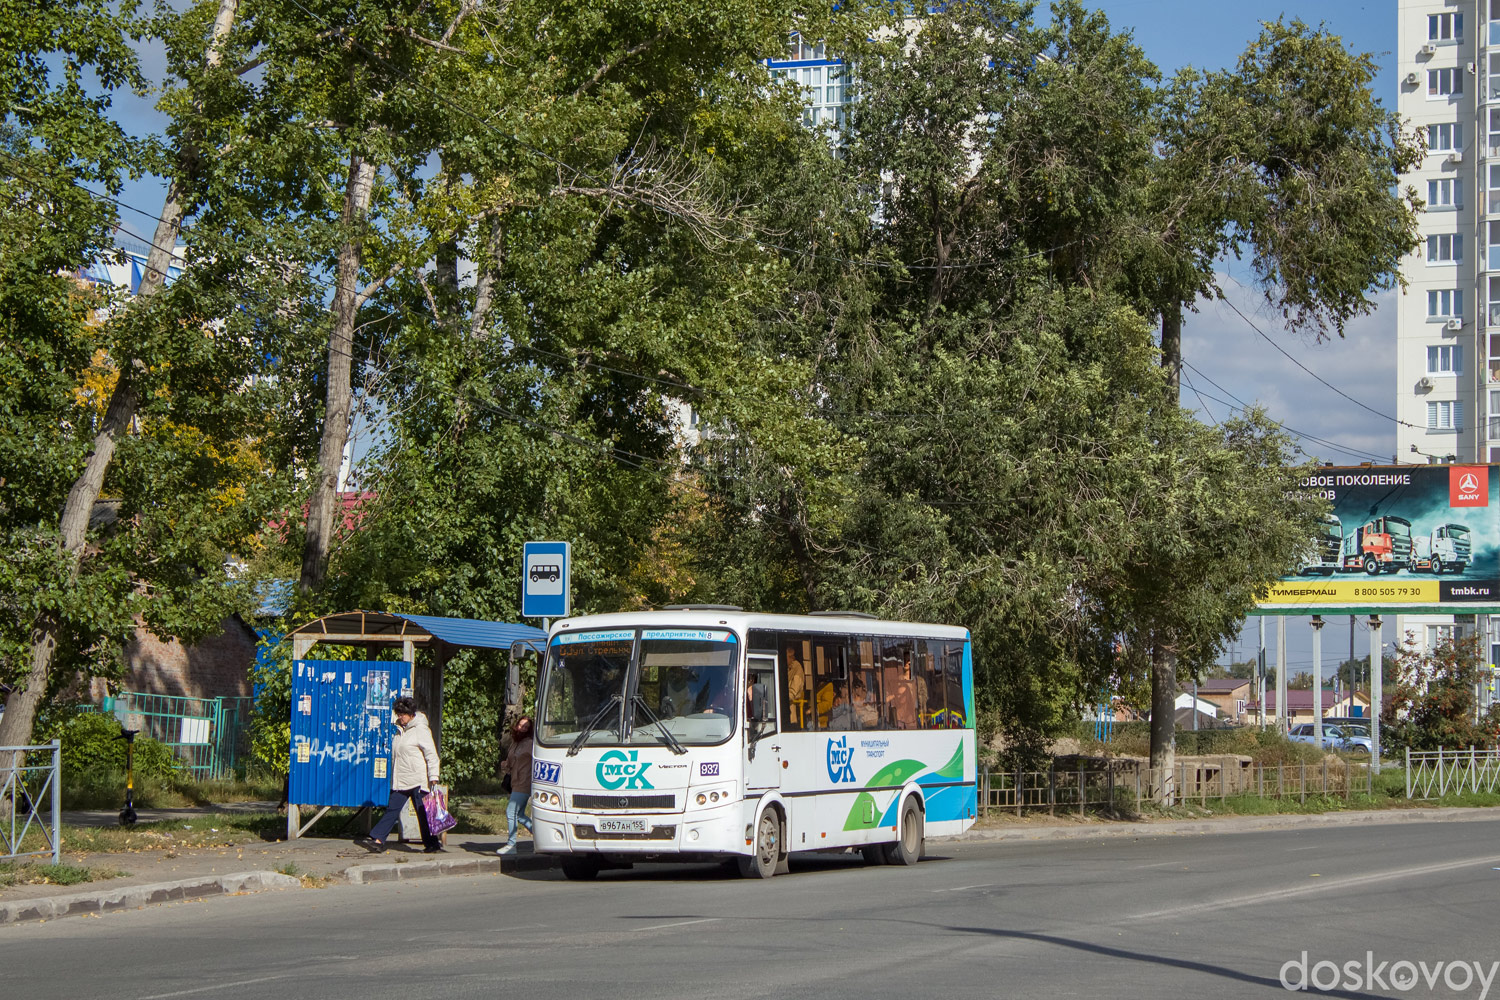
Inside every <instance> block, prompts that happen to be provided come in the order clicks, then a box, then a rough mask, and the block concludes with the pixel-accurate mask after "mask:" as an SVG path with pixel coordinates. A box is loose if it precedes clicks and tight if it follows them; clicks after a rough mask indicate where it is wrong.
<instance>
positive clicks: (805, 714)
mask: <svg viewBox="0 0 1500 1000" xmlns="http://www.w3.org/2000/svg"><path fill="white" fill-rule="evenodd" d="M811 647H812V643H810V642H809V641H807V640H806V639H804V638H801V637H785V638H784V639H783V641H782V645H781V683H782V698H781V704H782V713H783V714H782V720H781V728H782V729H783V730H785V731H786V732H792V733H799V732H802V731H804V730H808V729H812V728H813V720H812V712H811V707H812V693H813V685H812V674H811V672H810V670H809V664H810V663H811V661H812V648H811Z"/></svg>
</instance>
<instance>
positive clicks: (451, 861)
mask: <svg viewBox="0 0 1500 1000" xmlns="http://www.w3.org/2000/svg"><path fill="white" fill-rule="evenodd" d="M555 867H557V863H556V862H555V861H554V860H553V859H552V857H551V856H550V855H546V854H520V855H516V856H514V857H504V858H502V857H496V856H490V857H482V856H481V857H473V858H435V859H433V860H432V861H403V862H396V863H393V864H380V865H350V866H349V867H348V868H345V869H344V870H343V872H342V874H343V876H344V878H345V879H347V880H348V882H349V884H350V885H368V884H369V883H372V882H394V881H398V880H400V881H405V880H407V879H414V878H437V877H439V876H442V875H483V874H485V873H493V874H496V875H500V874H509V873H511V872H535V871H546V870H548V869H551V868H555Z"/></svg>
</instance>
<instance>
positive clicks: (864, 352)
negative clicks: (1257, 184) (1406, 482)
mask: <svg viewBox="0 0 1500 1000" xmlns="http://www.w3.org/2000/svg"><path fill="white" fill-rule="evenodd" d="M1054 13H1055V16H1054V18H1053V20H1052V22H1051V23H1050V24H1048V25H1046V26H1038V25H1037V24H1036V23H1035V22H1034V20H1033V17H1032V11H1031V9H1030V7H1029V6H1027V5H1020V4H991V5H985V6H983V7H979V6H977V5H955V6H950V7H947V8H944V10H943V11H941V12H938V13H934V14H930V15H929V16H927V17H925V18H923V19H922V20H921V23H920V30H919V31H918V32H917V33H916V34H915V35H914V37H912V38H910V39H909V40H908V39H905V38H902V39H899V40H894V41H891V42H890V43H888V44H882V43H879V42H876V43H872V44H871V45H870V46H868V47H867V48H865V49H862V50H861V52H860V55H859V58H858V65H859V67H860V78H859V85H860V90H861V96H860V99H859V101H858V103H857V104H856V105H855V106H854V107H853V109H852V112H851V119H850V124H849V127H848V129H847V130H846V131H844V132H843V133H841V138H842V140H843V142H844V150H843V153H844V159H843V163H844V164H847V172H846V173H845V174H843V175H840V173H839V172H837V171H834V172H831V173H830V174H828V175H827V176H828V177H829V178H830V180H831V182H832V183H833V184H838V185H842V187H840V188H836V189H835V190H840V191H841V192H842V193H841V194H827V193H823V192H820V191H814V192H813V193H814V201H815V204H816V207H817V211H818V213H819V216H820V222H819V225H817V226H813V227H810V229H809V230H808V231H809V232H810V234H812V235H813V236H814V237H815V238H816V239H817V240H819V241H820V242H819V244H818V247H817V249H818V250H822V249H823V247H825V246H826V247H829V248H830V249H829V250H828V251H827V253H826V256H827V257H838V258H842V259H843V260H844V261H846V262H847V263H845V265H844V266H842V267H837V268H835V267H833V266H832V265H831V264H830V262H829V261H827V259H826V257H824V256H823V255H821V254H820V255H818V256H813V254H811V253H809V254H808V255H807V256H805V257H802V258H798V259H797V264H798V271H797V273H798V275H799V277H800V276H801V275H803V274H818V276H819V278H820V283H819V285H818V292H819V293H820V294H819V295H818V296H816V297H815V296H813V295H809V296H808V300H809V302H811V303H816V308H807V309H806V310H804V312H803V314H802V315H800V316H799V317H798V319H799V320H802V321H803V323H804V324H805V326H804V327H803V329H804V330H805V333H804V335H803V337H802V338H801V339H800V340H799V339H794V338H786V339H785V340H784V342H785V343H787V344H788V345H790V346H791V347H792V348H793V349H796V350H800V351H803V352H805V353H804V354H803V356H805V357H808V358H809V359H810V360H811V361H812V363H813V366H814V367H813V368H812V370H811V379H810V382H809V384H808V385H807V386H806V387H805V388H804V389H802V390H801V392H800V393H799V395H800V396H801V397H802V398H805V399H807V400H808V401H809V405H810V406H811V407H813V408H815V410H816V412H818V413H820V414H821V415H822V416H823V417H824V418H825V419H826V420H827V421H828V422H829V423H830V424H831V425H832V426H834V427H835V428H837V429H838V430H839V431H840V432H841V434H842V435H843V441H842V442H841V445H842V447H841V449H840V450H841V454H840V456H839V458H840V461H838V462H831V463H829V464H828V465H827V466H825V467H824V469H823V477H822V479H823V481H833V482H835V483H837V484H839V489H838V490H833V491H828V490H825V495H827V496H833V497H846V498H847V499H843V500H840V501H837V502H835V503H833V504H824V505H823V506H822V507H821V508H813V507H812V506H811V505H805V504H802V503H800V502H799V491H798V490H797V488H796V485H795V484H787V483H785V482H784V481H783V480H781V478H780V477H779V476H778V470H777V465H776V463H774V462H772V461H769V460H767V459H766V458H765V457H764V456H762V455H760V454H758V452H757V449H756V448H755V447H754V446H753V444H751V445H749V446H747V445H746V443H745V442H744V441H742V440H738V439H731V440H729V441H726V442H724V449H723V450H724V451H725V452H726V453H728V452H730V451H731V450H732V458H728V457H726V474H724V475H721V476H719V479H720V481H721V482H722V481H724V480H727V479H729V478H730V476H729V475H728V474H727V469H730V468H732V469H733V481H734V484H733V486H732V487H730V488H729V490H728V491H727V492H728V494H729V496H728V498H732V499H733V500H734V501H737V502H734V503H724V504H721V505H713V504H711V510H713V512H714V514H715V519H714V521H715V523H716V524H717V525H718V528H717V530H714V531H712V532H710V534H709V539H708V542H707V545H706V548H707V549H708V551H710V552H711V553H712V554H713V558H712V562H714V563H715V564H716V565H717V566H724V567H728V568H727V569H722V570H716V578H717V579H719V580H720V581H722V582H723V583H724V584H726V585H727V586H726V589H730V588H732V590H731V592H737V593H740V594H747V595H748V599H749V601H750V603H754V604H756V605H758V606H766V605H771V606H792V607H796V606H798V605H801V606H812V607H846V608H856V609H861V610H868V611H874V612H879V613H882V614H886V615H891V616H895V617H908V618H927V619H931V620H945V621H961V622H963V623H965V624H967V625H969V626H970V627H971V628H972V630H973V633H974V637H975V646H976V663H977V664H979V670H980V677H979V681H978V683H979V688H980V700H981V703H982V704H984V705H986V706H987V707H989V708H992V709H997V710H999V711H1000V712H1001V713H1002V719H1003V724H1004V726H1005V727H1006V729H1007V730H1008V733H1007V735H1008V737H1010V740H1011V745H1012V746H1013V747H1018V748H1020V750H1021V751H1022V755H1023V756H1024V755H1025V754H1027V753H1031V752H1035V751H1036V749H1037V748H1039V747H1040V746H1041V740H1042V739H1043V738H1045V737H1046V736H1047V735H1048V734H1049V733H1052V732H1055V731H1057V729H1058V728H1060V726H1061V725H1062V723H1063V721H1064V720H1065V719H1067V718H1068V717H1069V715H1070V714H1071V713H1072V712H1073V711H1074V710H1075V706H1076V705H1078V704H1082V703H1084V702H1086V701H1092V700H1094V699H1096V698H1097V697H1098V694H1099V692H1100V690H1101V689H1103V688H1105V687H1106V686H1108V685H1131V684H1133V683H1134V682H1135V681H1136V680H1137V679H1142V678H1146V677H1152V678H1153V679H1154V681H1155V683H1154V688H1155V690H1156V692H1157V693H1158V694H1161V693H1166V695H1167V697H1166V704H1167V710H1166V711H1161V710H1160V707H1159V706H1158V711H1157V712H1156V713H1155V714H1156V717H1157V718H1158V719H1161V720H1163V722H1164V725H1165V727H1166V731H1167V733H1168V739H1170V725H1171V718H1172V714H1171V711H1170V705H1171V691H1172V686H1173V682H1174V681H1175V675H1176V672H1177V670H1178V669H1179V667H1180V668H1181V669H1183V670H1199V669H1204V668H1206V667H1208V666H1209V665H1210V664H1211V663H1212V662H1213V661H1214V659H1215V658H1216V657H1217V655H1218V653H1219V651H1220V650H1221V649H1222V647H1223V645H1224V643H1225V642H1226V641H1228V639H1229V637H1230V636H1232V635H1233V634H1234V633H1235V631H1236V629H1237V626H1238V623H1239V621H1240V620H1241V618H1242V617H1243V615H1244V613H1245V612H1246V611H1247V610H1249V609H1250V608H1251V607H1253V605H1254V601H1255V597H1256V594H1257V591H1258V590H1259V589H1260V588H1261V587H1262V586H1263V585H1264V582H1265V581H1268V580H1271V579H1274V578H1276V577H1278V576H1280V575H1281V573H1282V571H1283V570H1284V569H1285V567H1286V565H1288V564H1289V563H1290V561H1291V558H1292V556H1293V554H1294V553H1295V551H1297V549H1298V548H1299V547H1300V545H1301V544H1302V539H1304V538H1305V537H1306V536H1307V532H1308V526H1307V519H1308V518H1309V517H1310V516H1312V512H1313V509H1314V508H1315V507H1316V501H1315V500H1312V499H1310V498H1307V497H1305V496H1300V495H1297V494H1296V491H1295V489H1294V484H1295V477H1296V474H1297V472H1296V470H1295V469H1293V468H1292V467H1291V466H1290V465H1289V462H1288V458H1289V445H1288V443H1287V441H1286V439H1285V437H1284V436H1282V435H1280V434H1279V432H1277V431H1276V430H1275V429H1274V428H1273V427H1272V426H1271V425H1269V424H1268V422H1266V421H1265V420H1264V419H1263V418H1262V417H1260V416H1259V415H1256V414H1251V415H1249V416H1247V417H1246V418H1245V419H1243V420H1239V421H1235V422H1231V423H1228V424H1225V425H1223V426H1222V427H1214V428H1209V427H1204V426H1203V425H1201V424H1199V423H1197V422H1196V421H1194V420H1192V419H1191V418H1190V417H1189V416H1187V415H1186V414H1184V413H1182V411H1181V410H1180V409H1179V408H1178V407H1177V403H1176V396H1175V393H1174V392H1173V391H1172V387H1171V384H1170V382H1169V380H1168V379H1167V378H1166V377H1165V375H1164V373H1163V372H1162V371H1161V369H1160V368H1159V354H1158V351H1157V349H1156V347H1155V345H1154V344H1153V342H1152V338H1151V330H1150V327H1149V326H1148V322H1147V318H1148V317H1149V316H1151V315H1152V312H1151V309H1150V307H1149V304H1145V303H1143V302H1142V301H1141V299H1140V297H1139V296H1138V295H1137V294H1136V289H1137V286H1136V285H1135V284H1133V282H1135V281H1138V280H1140V278H1141V275H1138V274H1135V273H1133V270H1132V269H1134V268H1136V267H1137V265H1138V264H1139V261H1140V258H1139V257H1138V256H1137V255H1135V254H1134V249H1133V248H1134V247H1136V246H1138V245H1139V244H1138V234H1139V231H1140V229H1141V227H1142V225H1143V219H1145V218H1148V217H1149V212H1148V211H1147V208H1148V203H1149V199H1148V197H1147V195H1148V193H1149V188H1148V185H1149V182H1150V178H1151V176H1152V171H1153V170H1154V169H1155V163H1156V160H1157V158H1158V157H1157V144H1158V141H1159V138H1160V121H1159V113H1160V100H1161V95H1160V93H1159V92H1158V91H1157V90H1156V89H1154V87H1153V81H1154V80H1155V79H1156V73H1155V70H1154V68H1153V67H1151V66H1150V64H1149V63H1148V62H1146V60H1145V59H1144V57H1143V56H1142V55H1141V53H1140V51H1139V50H1138V49H1137V48H1136V47H1135V46H1134V45H1133V44H1132V43H1131V42H1130V40H1129V39H1128V37H1125V36H1120V35H1116V34H1114V33H1112V32H1111V31H1110V30H1109V27H1108V24H1107V22H1106V21H1105V20H1104V18H1103V17H1102V16H1100V15H1098V14H1096V13H1091V12H1087V11H1085V10H1083V9H1082V8H1081V7H1079V6H1078V5H1075V4H1061V5H1058V6H1057V8H1056V9H1055V12H1054ZM862 192H869V193H878V194H879V204H878V210H877V211H875V212H874V213H873V218H869V217H864V219H863V221H862V218H861V211H862V210H863V209H862V206H863V204H864V203H863V202H862V201H861V199H860V197H859V193H862ZM829 272H831V273H829ZM1152 273H1153V274H1154V272H1152ZM824 303H832V304H831V305H824ZM780 319H781V318H780V317H777V318H776V320H775V321H768V322H766V323H765V324H764V326H765V327H766V328H767V329H769V330H784V329H786V328H787V325H786V324H783V323H781V322H780ZM851 462H852V463H854V464H852V465H851V464H850V463H851ZM728 498H726V499H728ZM811 509H820V510H821V511H823V512H824V513H823V517H822V519H821V520H820V521H819V522H816V526H814V522H812V521H811V519H810V518H808V517H807V516H806V515H805V514H803V511H804V510H811ZM791 581H796V582H799V583H801V584H802V586H801V587H799V588H794V587H792V586H790V585H789V584H790V582H791ZM799 591H800V592H799ZM1154 763H1155V764H1156V766H1157V767H1158V768H1159V770H1158V774H1160V775H1162V776H1166V775H1170V773H1171V768H1170V759H1166V760H1161V759H1158V760H1157V761H1155V762H1154Z"/></svg>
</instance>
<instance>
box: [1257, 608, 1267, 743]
mask: <svg viewBox="0 0 1500 1000" xmlns="http://www.w3.org/2000/svg"><path fill="white" fill-rule="evenodd" d="M1255 620H1256V621H1257V622H1258V623H1259V624H1260V650H1259V652H1257V653H1256V654H1255V704H1256V705H1257V706H1258V711H1257V714H1258V715H1259V716H1260V728H1261V730H1262V731H1264V730H1265V728H1266V616H1265V615H1257V616H1256V619H1255Z"/></svg>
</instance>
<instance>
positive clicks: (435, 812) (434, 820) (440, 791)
mask: <svg viewBox="0 0 1500 1000" xmlns="http://www.w3.org/2000/svg"><path fill="white" fill-rule="evenodd" d="M422 808H423V809H426V810H427V829H428V831H430V832H431V833H432V835H433V836H434V837H437V836H441V835H442V834H444V833H447V832H448V831H449V830H451V829H453V828H454V827H455V826H457V825H458V820H456V819H454V818H453V814H452V813H450V812H449V811H448V790H447V789H446V788H443V787H442V786H438V787H436V788H434V789H433V790H432V791H431V792H430V793H429V794H428V795H427V797H426V798H425V799H423V800H422Z"/></svg>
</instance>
